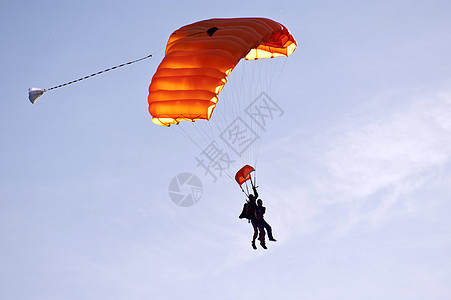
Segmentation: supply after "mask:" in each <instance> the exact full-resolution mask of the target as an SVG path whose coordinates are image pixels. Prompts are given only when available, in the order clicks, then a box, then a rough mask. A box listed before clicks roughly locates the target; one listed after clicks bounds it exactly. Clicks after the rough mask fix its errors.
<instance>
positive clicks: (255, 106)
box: [169, 92, 284, 207]
mask: <svg viewBox="0 0 451 300" xmlns="http://www.w3.org/2000/svg"><path fill="white" fill-rule="evenodd" d="M283 114H284V112H283V110H282V109H281V108H280V106H279V105H277V103H276V102H275V101H274V100H272V99H271V98H270V97H269V96H268V95H267V94H266V93H264V92H262V93H261V94H260V95H258V96H257V97H256V98H255V99H254V100H253V101H252V102H251V103H250V104H249V105H248V106H247V107H246V108H245V109H244V114H241V116H238V117H236V118H235V119H234V120H233V121H231V122H230V123H228V125H227V126H225V128H224V129H223V128H219V129H220V131H219V133H218V135H216V136H214V137H210V138H211V139H212V141H211V142H210V143H209V144H208V145H207V146H205V148H203V150H202V151H201V152H200V153H199V154H198V155H197V156H196V157H195V158H194V159H195V161H196V167H197V168H201V169H202V173H203V175H204V176H208V177H210V178H211V179H212V180H213V182H216V181H217V180H218V179H219V177H221V176H222V175H223V174H224V173H227V174H228V171H229V169H230V168H231V166H232V164H233V163H235V162H236V161H237V159H238V158H242V157H244V156H246V155H248V154H249V153H246V151H248V149H250V150H252V146H253V144H254V143H255V142H257V141H258V140H259V139H260V138H261V137H260V135H259V134H258V133H257V131H258V132H260V133H261V132H262V131H263V132H266V131H267V127H268V125H269V124H270V123H271V122H272V121H274V120H275V119H277V118H280V117H281V116H282V115H283ZM226 124H227V123H226ZM249 124H250V125H252V126H249ZM218 138H219V139H218ZM220 145H222V146H220ZM202 192H203V187H202V182H201V181H200V179H199V178H198V177H197V176H196V175H194V174H192V173H181V174H179V175H177V176H175V177H174V178H173V179H172V180H171V182H170V184H169V197H170V198H171V200H172V201H173V202H174V203H175V204H177V205H179V206H182V207H188V206H192V205H194V204H196V203H197V202H199V200H200V198H201V197H202Z"/></svg>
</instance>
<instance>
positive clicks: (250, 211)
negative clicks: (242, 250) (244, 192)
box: [246, 185, 267, 249]
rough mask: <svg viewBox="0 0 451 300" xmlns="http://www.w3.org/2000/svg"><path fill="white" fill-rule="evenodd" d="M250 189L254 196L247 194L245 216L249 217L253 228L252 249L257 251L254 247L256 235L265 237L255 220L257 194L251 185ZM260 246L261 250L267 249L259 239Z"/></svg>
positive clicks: (254, 187) (262, 229) (255, 188)
mask: <svg viewBox="0 0 451 300" xmlns="http://www.w3.org/2000/svg"><path fill="white" fill-rule="evenodd" d="M252 189H253V190H254V194H249V197H248V198H249V201H248V205H247V208H246V212H247V215H248V217H249V220H250V221H251V224H252V227H253V228H254V235H253V236H252V242H251V244H252V248H254V249H257V246H256V245H255V239H256V238H257V236H258V233H259V232H260V237H261V236H263V237H264V235H265V231H264V228H263V227H262V226H261V225H260V223H259V222H258V220H257V203H256V200H257V198H258V192H257V187H256V186H254V185H252ZM260 245H261V246H262V248H263V249H267V248H266V245H265V241H264V240H261V239H260Z"/></svg>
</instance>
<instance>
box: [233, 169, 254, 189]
mask: <svg viewBox="0 0 451 300" xmlns="http://www.w3.org/2000/svg"><path fill="white" fill-rule="evenodd" d="M254 171H255V169H254V168H253V167H252V166H249V165H245V166H244V167H242V168H241V169H240V170H239V171H238V172H236V175H235V180H236V182H238V184H239V185H240V186H241V185H242V184H243V183H245V182H246V181H248V180H249V179H251V172H254Z"/></svg>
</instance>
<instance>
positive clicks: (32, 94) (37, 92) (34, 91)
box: [28, 48, 163, 104]
mask: <svg viewBox="0 0 451 300" xmlns="http://www.w3.org/2000/svg"><path fill="white" fill-rule="evenodd" d="M162 49H163V48H161V49H160V50H158V51H156V52H154V53H152V54H149V55H147V56H145V57H142V58H139V59H136V60H132V61H129V62H126V63H123V64H120V65H117V66H114V67H111V68H108V69H105V70H102V71H99V72H97V73H93V74H91V75H88V76H85V77H81V78H78V79H75V80H72V81H69V82H66V83H63V84H60V85H57V86H54V87H51V88H48V89H41V88H30V89H28V92H29V93H28V98H29V99H30V102H31V103H33V104H34V103H35V102H36V100H37V99H38V98H39V97H40V96H42V94H44V93H45V92H48V91H51V90H54V89H58V88H61V87H64V86H67V85H70V84H73V83H76V82H79V81H82V80H85V79H88V78H91V77H94V76H97V75H99V74H102V73H106V72H108V71H112V70H115V69H118V68H122V67H125V66H128V65H131V64H134V63H137V62H140V61H142V60H145V59H148V58H150V57H152V55H154V54H155V53H158V52H160V51H161V50H162Z"/></svg>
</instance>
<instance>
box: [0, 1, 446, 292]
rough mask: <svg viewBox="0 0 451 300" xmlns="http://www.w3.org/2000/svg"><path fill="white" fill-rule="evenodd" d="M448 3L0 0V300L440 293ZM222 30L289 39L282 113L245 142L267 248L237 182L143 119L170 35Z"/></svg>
mask: <svg viewBox="0 0 451 300" xmlns="http://www.w3.org/2000/svg"><path fill="white" fill-rule="evenodd" d="M450 9H451V7H450V4H449V3H448V2H447V1H429V2H427V3H426V2H424V1H395V2H393V1H378V2H377V3H376V2H374V1H346V2H340V3H338V2H336V1H319V2H318V1H315V2H313V1H310V2H300V1H284V2H280V3H274V2H269V1H260V2H253V1H248V2H245V3H243V2H242V1H228V2H223V3H221V2H211V1H208V2H207V1H197V2H191V3H188V2H186V3H181V2H176V1H165V2H151V1H147V2H144V1H133V0H132V1H126V2H123V1H117V2H111V1H94V2H92V1H78V2H73V3H70V2H60V1H39V2H31V1H16V2H14V3H13V2H11V3H8V4H5V5H3V8H2V10H1V11H0V25H1V26H0V28H1V29H0V37H1V40H2V45H1V47H0V51H1V54H2V55H1V56H0V62H1V66H2V69H1V72H0V82H1V89H0V140H1V142H0V154H1V155H0V265H1V268H0V298H2V299H45V300H49V299H99V298H100V299H107V298H108V299H205V298H214V299H254V298H257V297H258V298H260V299H274V298H276V297H278V298H280V299H362V298H365V299H431V298H433V299H447V298H449V297H450V295H451V288H450V287H449V284H448V283H449V282H450V281H451V263H450V260H449V253H450V250H451V249H450V248H451V223H450V218H449V214H450V213H451V205H450V201H449V195H450V194H451V165H450V163H451V138H450V137H451V69H450V68H451V67H450V66H451V56H450V55H449V53H450V52H451V35H450V32H451V21H450V20H449V11H450ZM238 16H263V17H267V18H271V19H274V20H276V21H279V22H281V23H282V24H284V25H285V26H286V27H288V28H289V29H290V31H291V32H292V34H293V35H294V36H295V37H296V39H297V41H298V43H299V47H298V49H297V50H296V51H295V52H294V53H293V55H292V56H291V57H290V58H289V59H288V60H286V63H285V64H284V66H283V71H282V72H281V73H280V79H279V80H278V83H277V85H276V87H275V88H274V89H273V90H272V91H271V95H270V96H271V99H272V100H274V101H275V102H277V104H278V105H279V106H280V107H281V109H283V115H282V116H281V117H280V118H276V119H275V120H273V121H272V122H271V124H270V126H269V125H268V130H267V131H266V132H264V133H261V136H262V139H261V144H260V148H259V159H258V168H257V170H258V180H259V186H260V188H259V191H260V194H261V197H262V199H263V200H264V202H265V205H266V207H267V216H266V219H267V220H268V221H269V222H270V224H271V225H272V227H273V230H274V234H275V237H276V238H277V239H278V241H277V242H276V243H271V244H269V245H268V246H269V247H268V248H269V249H268V250H266V251H264V250H263V249H261V248H259V249H258V250H257V251H254V250H253V249H252V248H251V247H250V238H251V233H252V232H251V227H250V225H248V224H247V223H246V222H245V221H243V220H239V219H238V217H237V216H238V214H239V212H240V210H241V206H242V203H243V201H244V198H243V194H242V193H241V191H240V190H239V188H238V186H237V185H236V183H234V182H233V181H231V180H229V178H228V177H226V176H223V177H222V178H220V180H218V182H213V181H212V180H211V179H210V178H209V177H207V176H204V175H203V172H202V170H201V169H199V168H197V167H196V161H195V157H196V156H198V155H199V149H198V148H196V147H195V146H194V145H193V144H191V143H189V142H188V141H187V140H186V139H183V138H181V137H180V135H178V134H177V133H176V132H175V131H174V130H172V129H169V130H168V128H163V127H159V126H156V125H154V124H153V123H152V122H151V118H150V115H149V114H148V112H147V100H146V99H147V88H148V85H149V83H150V80H151V78H152V75H153V73H154V71H155V69H156V68H157V66H158V64H159V63H160V61H161V59H162V56H163V52H162V50H161V49H163V48H164V46H165V44H166V42H167V39H168V36H169V35H170V34H171V32H172V31H173V30H175V29H177V28H179V27H181V26H183V25H186V24H189V23H192V22H195V21H198V20H203V19H208V18H213V17H238ZM150 53H154V54H155V55H154V57H153V58H151V59H150V60H146V61H144V62H140V63H138V64H135V65H131V66H129V67H126V68H123V69H119V70H116V71H112V72H109V73H106V74H104V75H101V76H98V77H94V78H92V79H89V80H86V81H82V82H80V83H78V84H74V85H71V86H69V87H65V88H61V89H57V90H54V91H51V92H48V93H46V94H45V95H44V96H43V97H42V98H40V99H39V100H38V101H37V102H36V104H34V105H32V104H31V103H30V102H29V101H28V99H27V89H28V88H29V87H42V88H48V87H51V86H55V85H58V84H60V83H64V82H68V81H71V80H73V79H76V78H79V77H83V76H85V75H89V74H91V73H94V72H97V71H100V70H102V69H105V68H107V67H110V66H113V65H117V64H120V63H123V62H127V61H130V60H133V59H137V58H140V57H143V56H146V55H147V54H150ZM231 81H232V79H231ZM228 85H230V89H232V87H233V86H232V84H231V83H230V84H229V83H228V84H227V85H226V88H225V89H224V91H223V92H224V97H226V95H227V93H232V91H229V90H227V89H228V88H229V86H228ZM232 94H233V93H232ZM220 99H221V96H220ZM218 109H219V108H218ZM215 113H216V111H215ZM181 172H192V173H195V174H197V175H198V176H199V178H200V179H201V181H202V183H203V194H202V197H201V199H200V201H199V202H198V203H197V204H196V205H194V206H191V207H179V206H177V205H175V204H174V203H173V202H172V201H171V200H170V198H169V194H168V185H169V182H170V181H171V180H172V178H174V176H176V175H177V174H179V173H181ZM231 173H233V172H231Z"/></svg>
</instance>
